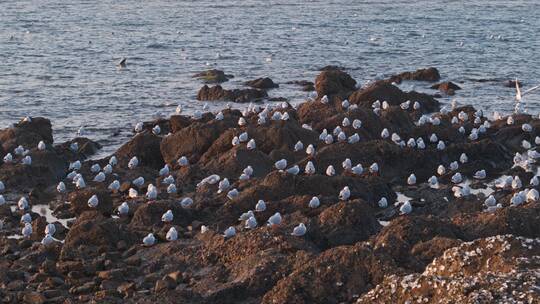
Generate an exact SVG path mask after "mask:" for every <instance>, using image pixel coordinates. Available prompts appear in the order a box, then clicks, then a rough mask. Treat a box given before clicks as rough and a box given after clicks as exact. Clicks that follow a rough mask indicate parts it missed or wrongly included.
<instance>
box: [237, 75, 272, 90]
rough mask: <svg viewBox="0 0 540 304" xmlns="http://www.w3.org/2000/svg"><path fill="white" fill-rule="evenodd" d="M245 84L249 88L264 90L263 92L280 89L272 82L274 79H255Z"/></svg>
mask: <svg viewBox="0 0 540 304" xmlns="http://www.w3.org/2000/svg"><path fill="white" fill-rule="evenodd" d="M245 84H246V85H247V86H250V87H252V88H256V89H263V90H266V89H273V88H278V87H279V85H278V84H276V83H274V81H272V79H270V78H268V77H264V78H257V79H254V80H250V81H246V82H245Z"/></svg>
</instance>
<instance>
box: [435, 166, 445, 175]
mask: <svg viewBox="0 0 540 304" xmlns="http://www.w3.org/2000/svg"><path fill="white" fill-rule="evenodd" d="M445 173H446V169H445V168H444V166H443V165H439V167H437V174H439V175H440V176H442V175H444V174H445Z"/></svg>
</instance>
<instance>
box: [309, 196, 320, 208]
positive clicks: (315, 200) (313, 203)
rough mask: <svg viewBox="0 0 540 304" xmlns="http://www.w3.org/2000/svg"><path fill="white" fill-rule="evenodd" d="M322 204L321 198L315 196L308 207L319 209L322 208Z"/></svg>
mask: <svg viewBox="0 0 540 304" xmlns="http://www.w3.org/2000/svg"><path fill="white" fill-rule="evenodd" d="M320 204H321V202H320V200H319V198H318V197H316V196H314V197H312V198H311V200H310V201H309V204H308V206H309V208H317V207H319V206H320Z"/></svg>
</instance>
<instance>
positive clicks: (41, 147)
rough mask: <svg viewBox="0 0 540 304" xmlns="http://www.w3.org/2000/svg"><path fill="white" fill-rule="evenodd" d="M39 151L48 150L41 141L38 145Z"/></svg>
mask: <svg viewBox="0 0 540 304" xmlns="http://www.w3.org/2000/svg"><path fill="white" fill-rule="evenodd" d="M37 148H38V150H40V151H43V150H45V148H46V145H45V142H44V141H43V140H41V141H40V142H39V143H38V145H37Z"/></svg>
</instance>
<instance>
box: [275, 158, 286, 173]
mask: <svg viewBox="0 0 540 304" xmlns="http://www.w3.org/2000/svg"><path fill="white" fill-rule="evenodd" d="M274 167H275V168H276V169H278V170H280V171H283V170H284V169H285V168H287V160H286V159H280V160H278V161H277V162H275V163H274Z"/></svg>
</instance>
